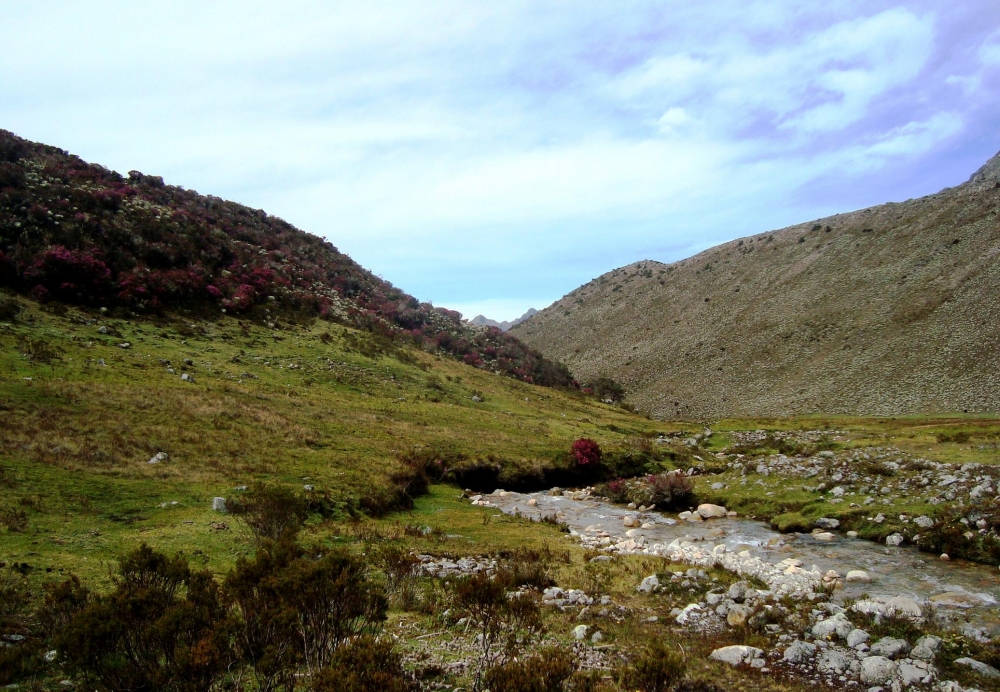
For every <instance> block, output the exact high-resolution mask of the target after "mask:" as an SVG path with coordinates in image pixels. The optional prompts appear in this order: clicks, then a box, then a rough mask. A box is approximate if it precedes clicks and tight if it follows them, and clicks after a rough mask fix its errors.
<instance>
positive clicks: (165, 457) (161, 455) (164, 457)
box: [149, 452, 170, 464]
mask: <svg viewBox="0 0 1000 692" xmlns="http://www.w3.org/2000/svg"><path fill="white" fill-rule="evenodd" d="M161 461H170V455H169V454H167V453H166V452H157V453H156V454H154V455H153V458H152V459H150V460H149V463H150V464H159V463H160V462H161Z"/></svg>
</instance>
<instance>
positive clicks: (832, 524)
mask: <svg viewBox="0 0 1000 692" xmlns="http://www.w3.org/2000/svg"><path fill="white" fill-rule="evenodd" d="M813 523H814V524H816V526H818V527H820V528H821V529H836V528H838V527H839V526H840V519H830V518H828V517H820V518H819V519H817V520H816V521H814V522H813Z"/></svg>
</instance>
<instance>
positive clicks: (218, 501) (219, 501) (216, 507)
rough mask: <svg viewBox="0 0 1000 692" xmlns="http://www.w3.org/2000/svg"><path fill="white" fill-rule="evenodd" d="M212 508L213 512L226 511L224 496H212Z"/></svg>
mask: <svg viewBox="0 0 1000 692" xmlns="http://www.w3.org/2000/svg"><path fill="white" fill-rule="evenodd" d="M212 510H213V511H215V512H225V511H226V498H224V497H213V498H212Z"/></svg>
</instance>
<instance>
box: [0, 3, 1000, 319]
mask: <svg viewBox="0 0 1000 692" xmlns="http://www.w3.org/2000/svg"><path fill="white" fill-rule="evenodd" d="M933 9H934V7H933V4H932V3H930V2H929V0H899V2H886V1H884V0H867V1H866V2H861V0H844V2H838V3H828V4H826V5H822V6H821V5H816V4H813V5H809V4H795V3H787V2H779V1H773V0H754V1H753V2H748V1H745V0H719V1H718V2H715V3H711V4H687V5H685V4H674V6H664V5H663V3H660V2H653V1H652V0H649V1H647V0H636V1H635V2H629V3H625V4H608V3H603V2H597V1H596V0H593V1H590V0H581V2H579V3H575V4H574V6H573V11H572V12H568V11H567V10H566V5H565V4H564V3H561V2H544V1H543V2H527V1H526V0H512V2H508V3H494V4H482V3H480V4H471V5H470V4H468V3H458V2H454V1H453V0H437V1H435V0H431V1H429V2H425V3H408V2H402V1H376V2H371V3H364V4H362V5H350V4H333V5H330V4H323V3H314V2H306V1H305V0H295V1H292V2H288V3H282V4H274V3H265V2H263V1H258V0H253V1H248V2H243V3H235V2H217V3H209V4H204V3H194V2H170V3H159V4H149V3H146V4H143V3H128V2H124V1H121V2H119V1H118V0H108V2H102V3H97V2H86V1H85V2H76V1H73V2H69V1H66V2H54V1H51V0H40V1H39V2H37V3H22V4H19V5H12V6H11V7H10V8H7V9H6V10H5V13H4V22H3V23H2V24H0V43H2V44H3V45H4V51H2V52H0V89H2V90H3V93H4V99H2V100H0V127H5V128H8V129H12V130H14V131H16V132H18V133H19V134H22V135H24V136H28V137H30V138H33V139H36V140H40V141H46V142H49V143H52V144H55V145H58V146H62V147H65V148H67V149H69V150H71V151H72V152H73V153H77V154H79V155H81V156H84V157H85V158H87V159H90V160H93V161H98V162H101V163H104V164H107V165H109V166H111V167H113V168H115V169H117V170H121V171H127V170H130V169H133V168H135V169H139V170H143V171H146V172H149V173H157V174H162V175H164V176H165V178H166V179H167V180H168V181H169V182H172V183H176V184H181V185H184V186H185V187H189V188H193V189H197V190H199V191H201V192H205V193H212V194H216V195H220V196H224V197H228V198H231V199H236V200H238V201H241V202H244V203H246V204H249V205H251V206H254V207H261V208H265V209H267V210H268V211H269V212H270V213H273V214H276V215H279V216H282V217H284V218H286V219H287V220H289V221H291V222H292V223H295V224H296V225H298V226H300V227H301V228H303V229H305V230H308V231H311V232H314V233H318V234H321V235H325V236H327V237H328V238H330V240H331V241H332V242H333V243H334V244H335V245H337V246H338V247H340V248H341V249H342V250H344V251H346V252H349V253H350V254H351V255H352V256H354V257H355V258H356V259H358V260H359V261H361V262H362V263H363V264H365V265H366V266H369V267H370V268H372V269H374V270H375V271H377V272H378V273H380V274H382V275H383V276H385V277H386V278H387V279H389V280H391V281H393V282H394V283H396V284H397V285H400V286H401V287H403V288H404V289H406V290H408V291H410V292H412V293H414V294H415V295H417V296H418V297H420V298H422V299H427V298H431V299H434V300H435V301H437V302H439V303H441V304H445V305H447V304H451V305H464V306H470V305H471V306H476V305H481V306H486V307H488V306H491V305H492V306H494V308H495V309H496V310H497V311H498V313H503V314H497V315H491V316H496V317H504V316H506V317H512V316H516V315H519V314H520V313H521V312H523V311H524V310H525V309H526V308H527V307H529V306H534V307H542V306H543V305H544V303H545V302H547V301H548V300H550V299H552V298H553V297H556V296H559V295H562V294H563V293H566V292H568V291H569V290H571V289H572V288H574V287H575V286H577V285H579V284H581V283H583V282H585V281H587V280H589V279H591V278H593V277H594V276H597V275H598V274H600V273H602V272H603V271H606V270H608V269H610V268H612V267H614V266H616V265H621V264H626V263H629V262H632V261H636V260H638V259H643V258H646V257H648V258H651V259H658V260H666V261H669V260H673V259H678V258H680V257H681V256H683V254H684V253H688V252H691V251H694V250H697V249H701V248H703V247H705V246H708V245H711V244H713V243H714V242H718V241H720V240H726V239H729V238H732V237H735V236H738V235H744V234H748V233H755V232H761V231H764V230H768V229H770V228H774V227H779V226H781V225H785V224H787V223H791V222H794V221H800V220H802V219H803V218H811V217H813V216H817V215H819V214H820V213H825V212H828V211H830V210H838V211H839V210H844V209H846V208H849V207H850V205H854V204H859V203H867V202H868V201H872V202H875V201H884V199H885V196H886V195H889V194H891V193H893V191H895V188H894V187H892V186H890V185H889V183H888V182H887V181H889V180H892V179H893V178H894V177H897V176H899V175H902V174H907V173H908V172H909V171H911V170H913V169H914V168H917V167H919V168H920V170H923V171H925V173H924V175H923V177H922V179H921V185H923V186H925V187H926V188H929V189H922V190H919V191H923V192H926V191H932V190H933V188H934V187H935V186H937V187H940V186H943V185H945V184H953V183H954V182H957V181H958V180H961V179H964V177H967V175H968V173H969V172H971V170H974V169H975V168H976V167H978V165H979V164H981V161H978V159H979V158H984V156H985V155H984V156H983V157H981V156H980V154H979V152H978V150H977V149H976V145H977V143H978V145H979V146H980V147H981V145H982V142H984V141H985V142H987V146H986V148H987V149H989V150H990V153H992V151H993V150H995V149H996V148H997V145H996V143H995V142H992V143H990V142H991V141H992V140H991V138H992V137H994V134H995V132H996V126H997V125H998V124H1000V123H997V122H996V119H995V115H994V114H993V113H994V110H995V109H994V105H995V103H996V101H997V98H998V97H1000V94H997V90H998V89H1000V85H998V84H997V80H996V78H995V76H991V75H996V71H995V67H996V65H997V64H998V60H1000V58H998V52H997V51H1000V48H997V46H1000V38H998V36H1000V35H998V34H996V33H995V32H994V27H995V23H991V21H990V19H991V18H992V16H993V15H992V7H991V5H990V4H989V3H986V2H985V1H984V0H974V1H973V2H971V3H965V4H962V6H961V7H954V8H950V9H949V12H947V13H943V12H942V13H936V14H935V13H934V12H932V11H931V10H933ZM990 32H994V33H992V34H991V33H990ZM29 56H30V59H28V58H29ZM973 85H975V86H974V88H973ZM955 152H959V153H955ZM963 157H964V158H963ZM965 168H968V170H964V169H965ZM959 170H964V174H963V175H962V176H960V177H959V176H957V173H956V174H955V176H954V177H955V178H956V179H952V178H950V177H948V176H951V175H952V172H953V171H954V172H957V171H959ZM818 179H823V180H825V181H828V182H826V183H825V184H824V188H823V189H824V194H825V197H824V199H822V200H819V201H817V200H813V199H811V198H809V199H808V200H807V201H803V200H804V199H805V198H804V196H803V194H802V191H803V190H806V189H809V187H810V186H811V185H812V184H813V181H816V180H818ZM830 181H832V182H830ZM916 192H918V190H910V191H908V196H913V195H914V194H916ZM862 193H863V194H862ZM865 195H867V196H865ZM490 301H494V302H490ZM504 301H513V302H504Z"/></svg>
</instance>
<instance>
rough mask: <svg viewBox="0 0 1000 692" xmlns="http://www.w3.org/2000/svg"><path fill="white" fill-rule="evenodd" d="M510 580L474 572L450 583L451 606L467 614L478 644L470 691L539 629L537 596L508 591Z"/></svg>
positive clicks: (540, 624)
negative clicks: (490, 670) (452, 591)
mask: <svg viewBox="0 0 1000 692" xmlns="http://www.w3.org/2000/svg"><path fill="white" fill-rule="evenodd" d="M509 583H510V579H509V578H507V579H505V578H497V579H494V578H491V577H490V576H488V575H487V574H485V573H479V574H474V575H472V576H471V577H468V578H466V579H461V580H459V581H457V582H456V583H455V585H454V605H455V607H456V608H457V609H458V610H460V611H462V612H463V613H464V614H465V616H466V617H468V619H469V622H470V626H471V627H472V628H473V629H474V630H475V632H476V635H477V637H476V638H477V641H478V644H479V660H478V661H477V662H476V666H475V672H474V674H473V690H476V692H478V691H479V690H482V689H483V687H482V682H483V674H484V673H485V672H486V670H487V669H489V668H493V667H496V666H502V665H504V664H505V663H506V662H507V661H509V660H510V659H511V658H513V657H514V656H516V655H517V654H519V653H520V652H521V651H522V650H523V649H524V648H525V647H526V646H527V645H528V644H529V643H530V642H531V641H533V640H534V639H535V637H537V636H538V635H539V634H540V633H541V631H542V620H541V615H540V613H539V609H538V602H537V597H536V596H535V595H534V594H532V593H529V592H515V593H512V594H508V591H507V588H508V584H509Z"/></svg>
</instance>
